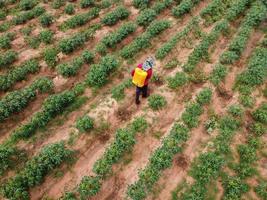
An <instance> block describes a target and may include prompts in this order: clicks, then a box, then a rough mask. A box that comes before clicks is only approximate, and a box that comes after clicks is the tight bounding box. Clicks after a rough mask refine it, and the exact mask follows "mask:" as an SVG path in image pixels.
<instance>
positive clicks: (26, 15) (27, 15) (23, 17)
mask: <svg viewBox="0 0 267 200" xmlns="http://www.w3.org/2000/svg"><path fill="white" fill-rule="evenodd" d="M43 13H45V9H44V8H43V7H40V6H36V7H34V8H33V9H32V10H29V11H26V12H21V13H18V14H17V15H16V16H15V17H13V18H12V23H13V24H15V25H19V24H24V23H26V22H27V21H29V20H31V19H33V18H35V17H39V16H40V15H42V14H43Z"/></svg>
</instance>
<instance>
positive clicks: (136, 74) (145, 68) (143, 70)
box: [132, 56, 155, 105]
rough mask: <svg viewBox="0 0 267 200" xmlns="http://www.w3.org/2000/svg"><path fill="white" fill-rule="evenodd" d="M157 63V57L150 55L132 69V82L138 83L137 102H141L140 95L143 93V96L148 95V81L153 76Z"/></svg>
mask: <svg viewBox="0 0 267 200" xmlns="http://www.w3.org/2000/svg"><path fill="white" fill-rule="evenodd" d="M154 65H155V59H154V58H153V57H152V56H150V57H148V58H147V59H146V60H145V62H144V63H141V64H139V65H138V66H137V67H136V68H135V69H134V70H133V71H132V77H133V80H132V82H133V83H134V84H135V85H136V97H135V103H136V104H137V105H138V104H140V100H139V96H140V94H141V93H142V97H143V98H146V97H148V81H149V79H150V78H151V77H152V68H153V66H154Z"/></svg>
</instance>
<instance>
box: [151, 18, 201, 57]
mask: <svg viewBox="0 0 267 200" xmlns="http://www.w3.org/2000/svg"><path fill="white" fill-rule="evenodd" d="M198 25H199V18H197V17H194V18H192V20H191V21H190V22H189V23H188V24H187V26H186V27H185V28H184V29H183V30H182V31H181V32H178V33H177V34H175V35H174V36H173V37H172V38H171V39H170V40H169V41H167V42H166V43H164V44H163V45H162V46H161V47H160V48H159V49H158V50H157V52H156V58H157V59H163V58H165V57H166V56H167V55H168V53H169V52H171V50H172V49H173V48H174V47H175V46H176V44H177V43H178V42H179V41H181V40H182V39H183V38H185V37H186V36H187V35H188V33H189V32H190V31H192V29H195V28H196V27H198Z"/></svg>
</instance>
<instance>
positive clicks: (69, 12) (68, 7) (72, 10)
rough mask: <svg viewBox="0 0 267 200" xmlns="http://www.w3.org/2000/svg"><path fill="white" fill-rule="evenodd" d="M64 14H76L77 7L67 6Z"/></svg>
mask: <svg viewBox="0 0 267 200" xmlns="http://www.w3.org/2000/svg"><path fill="white" fill-rule="evenodd" d="M64 12H65V13H66V14H68V15H73V14H74V13H75V7H74V5H73V4H71V3H70V4H67V5H66V7H65V9H64Z"/></svg>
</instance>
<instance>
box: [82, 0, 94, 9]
mask: <svg viewBox="0 0 267 200" xmlns="http://www.w3.org/2000/svg"><path fill="white" fill-rule="evenodd" d="M80 5H81V8H88V7H89V6H93V5H94V0H81V1H80Z"/></svg>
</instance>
